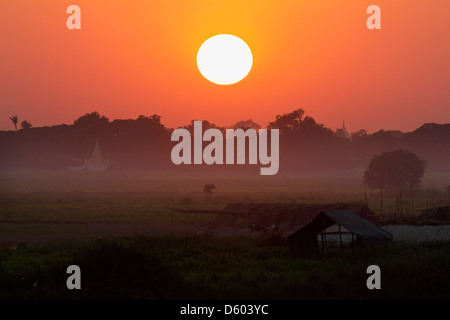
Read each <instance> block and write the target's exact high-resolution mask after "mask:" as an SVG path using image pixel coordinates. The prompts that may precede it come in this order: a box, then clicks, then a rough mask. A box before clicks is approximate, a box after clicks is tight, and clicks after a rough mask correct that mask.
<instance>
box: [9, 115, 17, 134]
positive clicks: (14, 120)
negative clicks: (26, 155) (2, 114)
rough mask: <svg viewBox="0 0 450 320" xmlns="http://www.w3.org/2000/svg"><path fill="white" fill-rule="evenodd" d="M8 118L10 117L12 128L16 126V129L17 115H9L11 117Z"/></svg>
mask: <svg viewBox="0 0 450 320" xmlns="http://www.w3.org/2000/svg"><path fill="white" fill-rule="evenodd" d="M9 119H11V121H12V123H13V124H14V128H16V131H17V122H19V117H18V116H11V117H9Z"/></svg>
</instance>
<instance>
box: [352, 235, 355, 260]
mask: <svg viewBox="0 0 450 320" xmlns="http://www.w3.org/2000/svg"><path fill="white" fill-rule="evenodd" d="M353 235H354V233H353V232H352V252H353V255H355V242H354V240H353Z"/></svg>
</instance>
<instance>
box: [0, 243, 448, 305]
mask: <svg viewBox="0 0 450 320" xmlns="http://www.w3.org/2000/svg"><path fill="white" fill-rule="evenodd" d="M349 252H350V250H349V249H348V248H344V250H343V251H341V250H340V249H338V248H337V247H336V248H333V247H331V248H330V249H329V257H328V258H327V259H323V260H293V259H291V258H290V256H289V252H288V250H287V246H286V245H285V243H284V241H283V239H281V238H276V237H222V238H216V237H209V236H197V235H186V236H153V237H148V236H140V237H139V236H137V237H127V238H120V239H112V238H107V239H97V240H89V241H84V242H65V243H58V244H54V243H53V244H46V245H42V244H41V245H35V246H27V245H24V244H22V245H20V246H19V247H18V248H16V249H14V250H12V249H7V248H3V249H2V250H1V251H0V257H1V258H2V259H1V263H0V270H1V271H0V287H1V288H2V290H1V291H0V297H1V298H3V299H16V298H21V299H23V298H25V299H263V300H265V299H286V300H290V299H449V298H450V293H449V291H448V288H449V286H450V279H449V276H448V270H449V268H450V244H449V243H448V242H447V243H422V244H420V245H404V244H395V245H392V246H390V247H389V248H388V250H387V252H386V253H384V251H383V250H382V249H381V248H375V250H374V251H371V252H370V253H369V252H367V251H366V252H364V251H363V252H360V253H359V254H358V258H351V257H350V256H349ZM71 264H76V265H78V266H80V268H81V270H82V290H75V291H69V290H67V288H66V286H65V282H66V278H67V275H66V273H65V269H66V268H67V266H68V265H71ZM372 264H377V265H379V266H380V268H381V270H382V288H381V290H372V291H371V290H368V289H367V288H366V286H365V283H366V279H367V274H366V268H367V267H368V266H369V265H372Z"/></svg>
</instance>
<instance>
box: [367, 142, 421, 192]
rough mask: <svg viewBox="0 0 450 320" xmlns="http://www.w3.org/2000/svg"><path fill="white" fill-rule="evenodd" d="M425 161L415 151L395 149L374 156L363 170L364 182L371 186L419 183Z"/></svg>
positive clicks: (380, 186) (381, 186)
mask: <svg viewBox="0 0 450 320" xmlns="http://www.w3.org/2000/svg"><path fill="white" fill-rule="evenodd" d="M425 167H426V161H425V160H422V159H420V158H419V157H418V156H417V155H416V154H415V153H412V152H409V151H405V150H396V151H391V152H384V153H382V154H380V155H378V156H374V157H373V158H372V160H371V161H370V164H369V167H368V168H367V170H366V171H365V172H364V183H365V184H367V185H368V186H369V187H371V188H383V187H394V186H399V187H401V186H403V185H405V184H410V185H412V186H414V185H418V184H420V180H421V179H422V177H423V175H424V173H425Z"/></svg>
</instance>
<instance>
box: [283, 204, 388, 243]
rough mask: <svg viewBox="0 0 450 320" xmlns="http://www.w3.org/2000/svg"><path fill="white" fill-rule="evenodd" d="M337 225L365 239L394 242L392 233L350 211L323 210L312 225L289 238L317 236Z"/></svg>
mask: <svg viewBox="0 0 450 320" xmlns="http://www.w3.org/2000/svg"><path fill="white" fill-rule="evenodd" d="M335 223H338V224H340V225H342V226H343V227H344V228H346V229H347V230H349V231H350V232H353V233H354V234H356V235H357V236H359V237H361V238H363V239H379V240H392V238H393V236H392V234H391V233H389V232H387V231H386V230H383V229H381V228H380V227H377V226H376V225H374V224H373V223H372V222H370V221H368V220H366V219H364V218H363V217H361V216H360V215H358V214H357V213H355V212H353V211H349V210H323V211H321V212H320V213H319V214H318V215H317V216H316V217H315V218H314V219H313V220H312V221H311V222H310V223H308V224H307V225H305V226H304V227H303V228H301V229H299V230H298V231H297V232H295V233H293V234H292V235H290V236H289V237H296V236H301V235H307V234H309V235H310V234H317V233H319V232H320V231H322V230H325V229H326V228H328V227H330V226H332V225H333V224H335Z"/></svg>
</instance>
